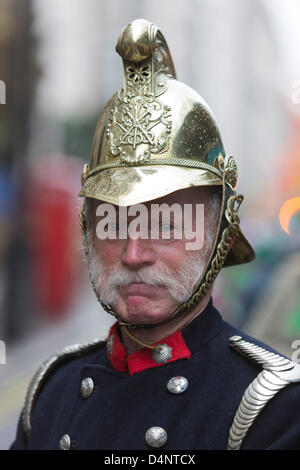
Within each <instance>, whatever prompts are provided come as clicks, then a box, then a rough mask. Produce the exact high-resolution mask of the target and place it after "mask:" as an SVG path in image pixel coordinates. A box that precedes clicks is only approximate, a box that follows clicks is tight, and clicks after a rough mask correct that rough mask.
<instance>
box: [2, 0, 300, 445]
mask: <svg viewBox="0 0 300 470" xmlns="http://www.w3.org/2000/svg"><path fill="white" fill-rule="evenodd" d="M136 18H145V19H148V20H149V21H152V22H153V23H155V24H156V25H157V26H159V27H160V28H161V30H162V32H163V34H164V35H165V37H166V39H167V42H168V45H169V48H170V50H171V54H172V56H173V60H174V63H175V67H176V71H177V78H178V79H179V80H180V81H183V82H184V83H186V84H188V85H190V86H191V87H192V88H194V89H195V90H197V91H198V92H199V93H200V94H201V95H202V96H203V97H204V99H205V100H206V101H207V102H208V104H209V105H210V107H211V108H212V110H213V112H214V114H215V116H216V119H217V121H218V123H219V126H220V129H221V132H222V136H223V141H224V144H225V149H226V151H227V153H228V154H229V155H234V156H235V158H236V161H237V165H238V170H239V186H238V191H239V192H241V193H243V194H244V196H245V200H244V203H243V205H242V208H241V227H242V229H243V231H244V232H245V234H246V236H247V238H248V239H249V240H250V241H251V243H252V245H253V246H254V248H255V250H256V255H257V257H256V260H255V261H254V262H252V263H251V264H249V265H245V266H241V267H235V268H226V269H224V270H223V271H222V272H221V274H220V275H219V278H218V279H217V282H216V288H215V295H214V301H215V305H216V306H217V308H219V310H220V311H221V313H222V314H223V316H224V318H225V319H226V320H228V321H230V322H231V323H233V324H235V325H236V326H238V327H240V328H242V329H243V330H244V331H246V332H247V333H249V334H252V335H253V336H256V337H257V338H259V339H261V340H263V341H265V342H267V343H268V344H270V345H271V346H273V347H274V348H275V349H278V350H279V351H280V352H282V353H284V354H286V355H287V356H289V357H291V356H292V354H293V353H294V352H295V349H293V346H292V345H293V344H294V345H295V344H296V343H295V341H297V340H300V202H299V201H300V2H299V1H298V0H289V1H287V2H284V1H283V0H242V1H241V0H109V1H108V0H0V340H1V341H2V342H0V449H7V448H8V447H9V445H10V444H11V443H12V441H13V439H14V435H15V430H16V426H17V420H18V416H19V414H20V412H21V409H22V406H23V401H24V396H25V392H26V388H27V385H28V383H29V381H30V378H31V377H32V375H33V373H34V372H35V371H36V369H37V367H38V366H39V365H40V363H41V362H42V361H43V360H44V359H46V358H47V357H48V356H50V355H51V354H53V353H54V352H55V351H56V350H57V349H60V348H62V347H64V346H66V345H68V344H72V343H77V342H85V341H88V340H91V339H93V338H95V337H103V338H104V337H105V335H106V333H107V331H108V328H109V326H110V324H111V323H112V322H113V318H112V317H109V316H108V315H107V314H105V313H104V312H103V311H102V309H101V307H100V306H99V304H98V303H97V300H96V298H95V296H94V294H93V292H92V290H91V289H90V287H89V282H88V275H87V269H86V265H85V262H84V253H83V250H82V248H81V240H80V228H79V218H78V215H79V210H80V207H81V203H82V201H81V200H80V199H79V198H78V197H77V194H78V192H79V189H80V173H81V168H82V166H83V164H84V163H85V162H87V161H88V160H89V151H90V146H91V142H92V138H93V133H94V129H95V126H96V122H97V118H98V116H99V114H100V112H101V110H102V108H103V106H104V105H105V103H106V102H107V101H108V99H109V98H110V97H111V95H112V94H113V93H114V92H115V91H116V90H117V89H119V88H120V87H121V86H122V78H123V77H122V74H123V72H122V62H121V58H120V57H119V56H118V54H116V53H115V50H114V47H115V44H116V41H117V38H118V35H119V33H120V31H121V29H122V28H123V27H124V26H125V25H126V24H127V23H129V22H130V21H131V20H133V19H136ZM299 344H300V342H299ZM298 348H299V346H298ZM298 356H299V361H300V354H299V355H298ZM4 362H5V363H4Z"/></svg>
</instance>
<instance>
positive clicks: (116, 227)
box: [107, 223, 120, 232]
mask: <svg viewBox="0 0 300 470" xmlns="http://www.w3.org/2000/svg"><path fill="white" fill-rule="evenodd" d="M107 227H108V230H109V231H110V232H118V231H119V230H120V226H119V224H114V223H111V224H108V226H107Z"/></svg>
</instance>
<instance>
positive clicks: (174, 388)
mask: <svg viewBox="0 0 300 470" xmlns="http://www.w3.org/2000/svg"><path fill="white" fill-rule="evenodd" d="M188 386H189V382H188V380H187V379H186V378H185V377H182V376H177V377H172V378H171V379H170V380H169V381H168V383H167V389H168V390H169V392H170V393H174V394H175V395H179V394H180V393H183V392H185V391H186V389H187V388H188Z"/></svg>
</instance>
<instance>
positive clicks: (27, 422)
mask: <svg viewBox="0 0 300 470" xmlns="http://www.w3.org/2000/svg"><path fill="white" fill-rule="evenodd" d="M104 344H105V341H103V340H100V339H95V340H93V341H90V342H88V343H83V344H79V343H76V344H72V345H70V346H66V347H65V348H63V349H61V350H59V351H57V352H56V353H55V354H53V355H52V356H51V357H49V358H48V359H46V361H44V362H43V363H42V364H41V366H40V367H39V369H38V370H37V372H36V373H35V375H34V376H33V377H32V379H31V381H30V383H29V386H28V389H27V393H26V397H25V404H24V408H23V414H22V423H23V429H24V431H25V433H26V435H27V436H28V435H29V433H30V430H31V417H32V412H33V408H34V405H35V403H36V400H37V397H38V394H39V392H40V390H41V388H42V385H43V384H44V383H45V381H46V379H47V378H48V377H49V375H50V374H51V373H52V372H53V371H54V370H55V369H57V368H58V366H59V365H60V364H62V363H64V362H66V361H68V360H69V359H71V358H73V357H76V356H78V357H79V356H82V355H83V354H86V353H88V352H90V351H92V350H93V349H97V348H98V347H100V346H102V345H104Z"/></svg>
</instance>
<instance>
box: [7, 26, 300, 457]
mask: <svg viewBox="0 0 300 470" xmlns="http://www.w3.org/2000/svg"><path fill="white" fill-rule="evenodd" d="M116 49H117V52H118V53H119V54H120V55H121V57H122V59H123V62H124V75H125V79H124V87H123V89H121V90H120V91H119V92H118V93H116V94H115V95H114V96H113V97H112V99H111V100H110V101H109V102H108V104H107V106H106V107H105V109H104V111H103V112H102V114H101V116H100V119H99V122H98V125H97V128H96V132H95V137H94V142H93V147H92V155H91V162H90V165H89V167H88V166H85V168H84V171H83V174H82V190H81V196H83V197H84V198H85V200H84V201H85V202H84V206H83V210H82V214H81V225H82V233H83V242H84V246H85V251H86V256H87V260H88V266H89V270H90V278H91V285H92V287H93V289H94V291H95V294H96V296H97V298H98V300H99V302H100V303H101V305H102V306H103V308H104V309H105V310H106V311H107V312H108V313H110V314H112V315H114V316H115V317H116V322H115V323H114V325H113V326H112V327H111V329H110V332H109V334H108V337H107V340H106V341H99V340H96V341H94V342H93V343H90V344H83V345H73V346H70V347H67V348H65V349H64V350H63V351H61V352H60V353H58V354H56V355H54V356H53V357H51V358H50V359H49V360H48V361H46V362H45V363H44V364H42V366H41V368H40V369H39V370H38V372H37V374H36V376H35V377H34V378H33V379H32V382H31V384H30V387H29V389H28V393H27V397H26V401H25V406H24V409H23V412H22V420H21V421H20V424H19V427H18V433H17V437H16V440H15V442H14V444H13V445H12V448H13V449H59V448H60V449H65V450H67V449H78V450H79V449H106V450H107V449H127V450H129V449H145V450H147V449H148V450H151V449H153V448H161V449H162V450H166V449H169V450H180V449H181V450H182V449H226V448H227V449H299V448H300V425H299V420H298V418H297V414H296V413H295V410H296V409H297V407H298V406H299V404H300V403H299V399H300V388H299V385H298V384H297V383H296V382H298V381H300V372H299V369H300V366H299V365H298V364H295V363H293V362H292V361H290V360H289V359H286V358H284V357H282V356H280V355H279V354H277V353H275V352H274V351H271V350H270V348H269V347H267V346H265V345H262V344H259V343H258V341H256V340H254V339H253V338H249V337H247V336H246V335H244V334H243V333H241V332H239V331H238V330H237V329H236V328H234V327H233V326H231V325H229V324H228V323H226V322H225V321H224V320H223V319H222V317H221V315H220V314H219V312H218V311H217V310H216V308H215V307H214V306H213V302H212V298H211V293H212V288H213V283H214V280H215V278H216V276H217V275H218V273H219V271H220V269H221V268H222V267H223V266H229V265H234V264H240V263H245V262H248V261H251V260H252V259H253V258H254V252H253V250H252V248H251V246H250V245H249V243H248V242H247V240H246V238H245V237H244V235H243V233H242V231H241V229H240V227H239V217H238V208H239V205H240V203H241V202H242V196H241V195H239V194H236V192H235V190H234V188H235V186H236V182H237V170H236V165H235V162H234V160H233V158H232V157H228V156H226V155H225V152H224V147H223V144H222V140H221V136H220V132H219V129H218V127H217V124H216V121H215V119H214V117H213V115H212V112H211V111H210V109H209V108H208V106H207V105H206V103H205V102H204V101H203V99H202V98H201V97H200V96H199V95H197V93H195V92H194V91H193V90H191V89H190V88H189V87H187V86H186V85H183V84H182V83H179V82H178V81H177V80H176V78H175V71H174V66H173V63H172V59H171V56H170V53H169V50H168V47H167V44H166V41H165V39H164V37H163V35H162V33H161V31H160V30H158V29H157V28H156V27H155V26H154V25H153V24H151V23H149V22H147V21H145V20H136V21H134V22H133V23H131V24H130V25H128V26H127V27H126V28H124V30H123V31H122V33H121V35H120V37H119V40H118V43H117V47H116ZM240 353H242V354H240ZM243 356H246V357H243Z"/></svg>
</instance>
